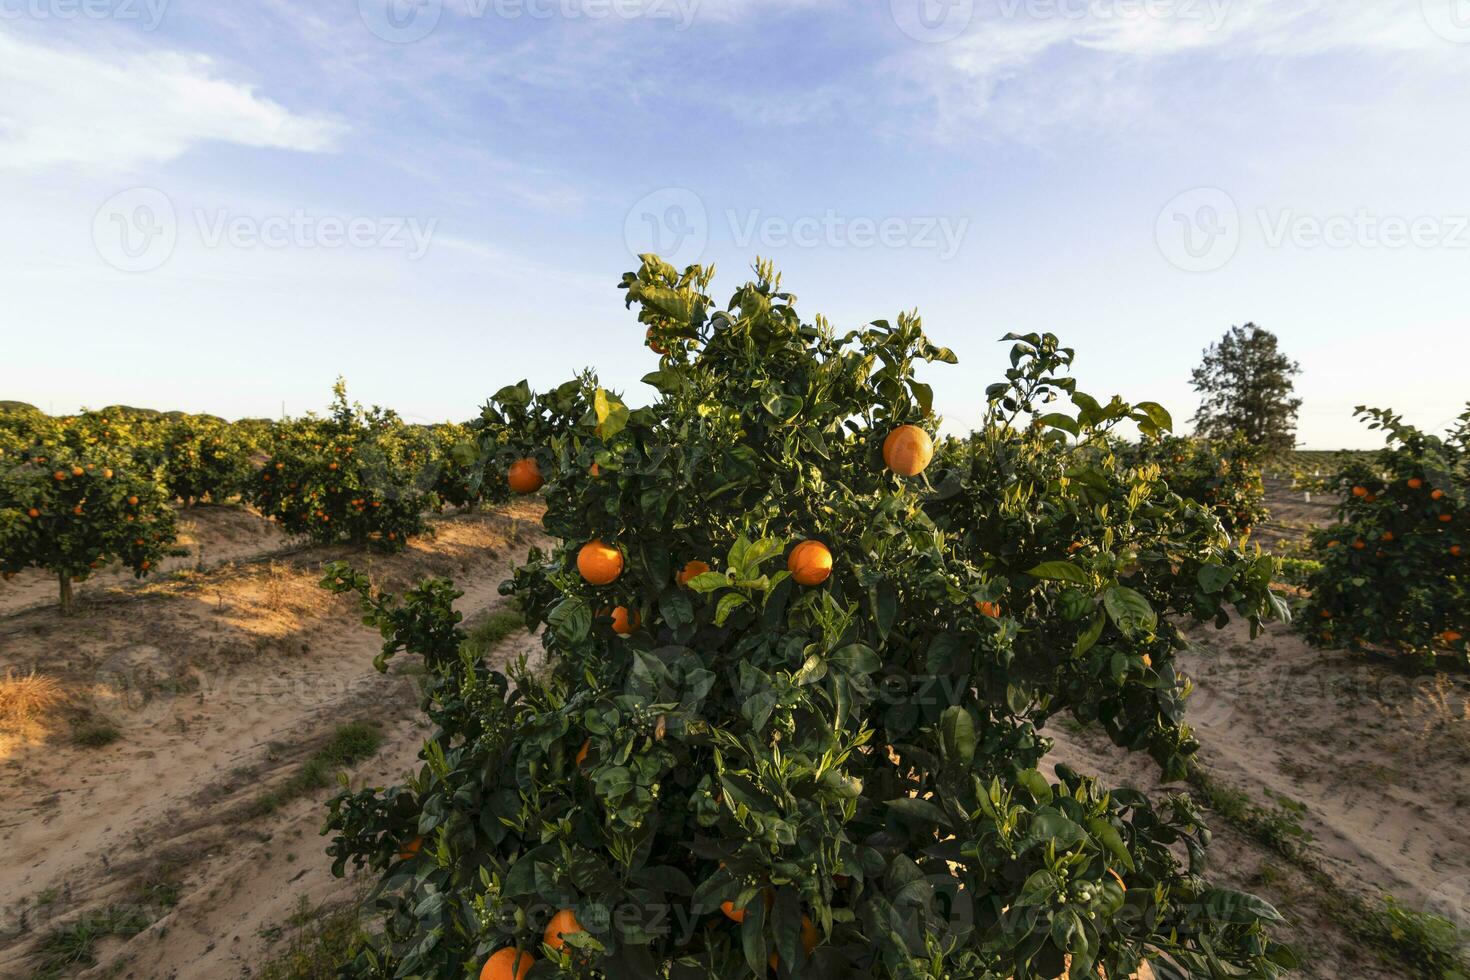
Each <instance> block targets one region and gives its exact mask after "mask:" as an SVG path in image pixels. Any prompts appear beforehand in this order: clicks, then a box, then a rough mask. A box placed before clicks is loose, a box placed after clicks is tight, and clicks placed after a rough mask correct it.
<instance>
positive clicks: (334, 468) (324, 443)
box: [250, 380, 435, 551]
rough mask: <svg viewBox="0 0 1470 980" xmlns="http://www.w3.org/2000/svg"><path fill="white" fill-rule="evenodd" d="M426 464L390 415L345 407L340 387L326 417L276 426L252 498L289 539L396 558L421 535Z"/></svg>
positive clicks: (428, 500) (429, 502)
mask: <svg viewBox="0 0 1470 980" xmlns="http://www.w3.org/2000/svg"><path fill="white" fill-rule="evenodd" d="M428 462H429V450H428V448H427V446H426V445H425V443H424V440H423V439H422V438H421V437H419V436H417V435H416V434H415V433H414V432H413V431H412V430H411V428H410V427H409V426H406V425H404V424H403V422H402V421H401V420H400V419H399V418H398V416H397V415H396V414H394V413H393V412H391V411H387V410H385V409H381V408H377V407H374V408H372V409H364V408H363V407H362V406H361V405H350V404H348V402H347V390H346V386H345V384H344V383H343V382H342V381H340V380H339V381H338V382H337V385H336V387H335V389H334V399H333V403H332V414H331V415H330V416H328V417H327V418H316V417H307V418H305V419H297V420H294V421H290V422H282V423H280V424H279V425H277V426H276V431H275V437H274V441H273V444H272V449H271V455H270V457H269V458H268V459H267V460H266V462H265V465H264V467H263V468H262V469H261V470H260V472H258V473H257V474H256V475H255V477H254V478H253V479H252V480H251V484H250V498H251V502H252V503H253V504H254V505H255V506H256V507H257V508H258V509H259V510H260V512H261V513H262V514H264V515H266V516H267V517H269V518H271V519H272V520H274V521H276V522H277V523H279V524H280V525H281V527H282V528H283V529H284V530H285V531H286V532H287V533H289V534H298V535H305V536H306V537H309V538H310V539H311V540H313V541H316V542H319V543H330V542H335V541H341V540H344V539H345V540H350V541H352V542H353V543H354V544H372V545H373V546H374V547H377V548H379V549H382V550H387V551H396V550H399V549H401V548H403V547H404V546H405V544H407V541H408V539H409V537H411V536H413V535H415V534H421V533H423V532H424V531H425V530H426V529H427V525H426V523H425V521H424V512H425V510H427V509H429V508H430V507H432V506H433V505H434V500H435V498H434V497H433V494H432V492H431V489H430V486H429V485H428V484H429V483H431V480H429V479H428V477H429V475H430V471H429V469H428V467H427V464H428Z"/></svg>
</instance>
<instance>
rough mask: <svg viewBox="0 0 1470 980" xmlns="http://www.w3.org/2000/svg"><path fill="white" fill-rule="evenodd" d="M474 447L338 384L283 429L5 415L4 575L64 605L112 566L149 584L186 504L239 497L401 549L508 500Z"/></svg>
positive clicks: (112, 415) (305, 525)
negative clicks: (437, 514) (330, 397)
mask: <svg viewBox="0 0 1470 980" xmlns="http://www.w3.org/2000/svg"><path fill="white" fill-rule="evenodd" d="M472 439H473V433H472V432H471V430H470V429H468V428H467V427H464V426H459V425H452V424H451V425H440V426H427V427H426V426H416V425H408V424H406V423H404V422H403V421H402V420H401V419H400V418H399V417H398V416H396V415H395V414H393V413H392V412H388V411H385V410H383V409H378V408H373V409H364V408H363V407H362V406H360V405H352V404H349V403H348V402H347V398H346V393H345V390H344V388H343V386H342V384H341V383H340V382H339V384H338V386H337V390H336V394H335V400H334V403H333V407H332V410H331V412H330V413H329V414H328V415H326V416H322V417H318V416H314V415H309V416H307V417H305V418H301V419H292V420H287V421H283V422H266V421H256V420H246V421H242V422H236V423H228V422H225V421H224V420H222V419H217V418H213V417H210V416H183V415H161V414H159V413H156V412H147V411H141V410H137V409H128V408H113V409H107V410H104V411H100V412H84V413H82V414H80V415H77V416H69V417H62V418H52V417H50V416H47V415H44V414H42V413H40V412H38V411H35V410H32V409H29V408H27V407H23V406H19V407H15V408H13V409H11V410H8V411H5V412H0V572H3V573H4V574H5V575H6V576H10V575H13V574H15V573H17V572H20V571H22V570H24V569H27V568H40V569H44V570H46V571H47V572H49V573H50V574H52V575H55V576H56V578H57V581H58V583H59V591H60V597H61V605H62V607H63V609H65V608H67V607H69V605H70V602H71V591H72V584H73V583H74V582H78V581H82V580H85V579H86V578H88V577H89V576H91V575H92V574H94V573H95V572H96V571H97V570H99V569H101V568H103V567H105V566H107V565H109V564H113V563H117V564H120V565H121V566H122V567H125V568H127V569H129V570H131V571H132V572H133V573H134V574H135V575H137V576H144V575H147V574H150V573H151V572H153V571H156V570H157V569H158V567H159V564H160V562H161V561H162V560H163V559H164V558H165V557H167V556H168V555H170V554H181V553H182V550H181V549H178V548H177V547H175V540H176V534H177V521H176V515H175V506H176V505H177V504H184V505H190V504H195V503H198V502H200V501H203V500H209V501H212V502H215V503H222V502H227V501H233V500H239V501H241V502H242V503H246V504H249V505H251V506H254V507H256V508H258V509H259V510H260V511H261V512H262V513H263V514H265V515H267V516H268V517H270V518H271V519H272V520H274V521H276V522H277V523H279V525H280V526H281V527H282V528H283V529H284V530H286V531H287V532H288V533H291V534H295V535H303V536H307V537H309V538H310V539H312V540H315V541H321V542H329V541H338V540H349V541H353V542H355V543H360V544H371V545H373V546H375V547H382V548H387V549H393V548H398V547H402V545H403V543H404V541H405V540H406V539H407V538H408V537H409V536H410V535H413V534H416V533H420V532H421V531H422V530H423V529H424V527H425V513H426V512H427V511H430V510H440V509H442V508H443V507H444V506H445V505H451V506H456V507H462V508H463V507H473V506H475V505H476V504H478V503H479V502H480V501H482V500H485V499H491V500H493V499H498V498H499V497H500V496H502V495H503V494H504V493H505V492H506V488H505V487H504V485H503V482H502V484H501V485H499V486H495V485H491V486H483V485H481V483H480V481H479V471H478V470H476V469H472V468H471V467H469V466H467V465H466V461H467V460H470V459H472V458H473V455H474V451H473V447H472ZM467 451H468V453H469V455H468V456H467V455H466V452H467Z"/></svg>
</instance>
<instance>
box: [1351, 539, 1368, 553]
mask: <svg viewBox="0 0 1470 980" xmlns="http://www.w3.org/2000/svg"><path fill="white" fill-rule="evenodd" d="M1353 547H1354V548H1356V549H1358V550H1359V551H1362V550H1363V549H1364V548H1366V547H1368V543H1367V542H1366V541H1364V540H1363V539H1362V538H1359V539H1358V540H1356V541H1354V542H1353Z"/></svg>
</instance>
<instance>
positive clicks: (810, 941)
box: [742, 913, 822, 970]
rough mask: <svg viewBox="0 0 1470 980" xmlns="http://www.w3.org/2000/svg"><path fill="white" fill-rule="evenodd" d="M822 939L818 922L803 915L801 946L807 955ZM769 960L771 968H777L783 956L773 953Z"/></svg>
mask: <svg viewBox="0 0 1470 980" xmlns="http://www.w3.org/2000/svg"><path fill="white" fill-rule="evenodd" d="M742 914H743V913H742ZM821 941H822V934H821V933H820V932H818V931H817V924H816V923H815V922H813V921H812V920H811V919H809V918H807V917H806V916H804V915H803V916H802V917H801V948H802V949H804V950H806V951H807V955H811V951H812V950H814V949H816V948H817V944H818V943H820V942H821ZM767 962H768V963H770V964H771V969H773V970H774V969H777V968H778V967H780V965H781V957H780V956H778V955H776V954H775V953H772V954H771V958H770V959H769V960H768V961H767Z"/></svg>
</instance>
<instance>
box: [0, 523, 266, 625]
mask: <svg viewBox="0 0 1470 980" xmlns="http://www.w3.org/2000/svg"><path fill="white" fill-rule="evenodd" d="M178 514H179V540H178V547H180V548H187V549H188V551H189V553H188V554H187V555H184V556H179V557H174V558H168V559H166V560H164V562H163V563H162V565H161V567H160V569H159V574H158V575H154V576H151V577H150V578H149V579H144V580H141V581H144V582H147V581H155V582H156V581H159V580H160V578H163V577H167V575H168V573H170V572H177V571H179V570H182V569H192V570H203V569H208V568H214V567H217V566H219V565H221V564H223V563H225V562H231V561H241V560H243V559H246V558H254V557H258V556H260V555H265V554H270V553H272V552H279V551H284V550H289V549H290V547H291V541H290V539H289V538H287V537H286V536H285V535H284V534H282V533H281V532H280V531H279V530H278V529H277V528H276V526H275V525H274V524H272V523H271V522H270V521H268V520H266V519H265V518H263V517H261V516H260V515H259V514H257V513H255V512H254V511H252V510H249V509H247V508H244V507H233V506H219V507H216V506H213V505H208V504H200V505H198V506H195V507H180V508H179V511H178ZM139 581H140V580H138V579H135V578H134V577H133V573H132V572H131V571H128V570H127V569H125V568H122V567H121V566H118V565H112V566H109V567H107V568H103V569H101V570H100V571H99V572H97V574H95V575H93V576H92V577H91V578H89V579H87V581H85V582H79V583H77V584H76V585H75V586H74V587H73V595H74V597H75V598H76V600H78V601H86V600H87V599H90V598H94V597H96V596H98V595H100V594H102V593H106V592H110V591H115V590H117V589H119V588H125V587H128V586H132V585H136V584H138V582H139ZM57 589H58V586H57V583H56V579H55V578H53V577H52V576H51V575H49V574H48V573H45V572H42V571H39V570H37V569H31V570H29V571H26V572H22V573H21V574H19V575H17V576H15V578H13V579H11V580H10V581H8V582H4V581H0V615H9V614H11V613H16V612H20V611H21V610H24V609H31V608H37V607H42V606H51V605H55V603H56V601H57Z"/></svg>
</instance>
